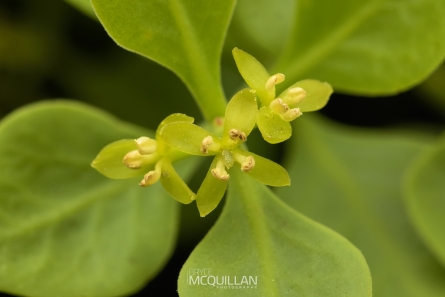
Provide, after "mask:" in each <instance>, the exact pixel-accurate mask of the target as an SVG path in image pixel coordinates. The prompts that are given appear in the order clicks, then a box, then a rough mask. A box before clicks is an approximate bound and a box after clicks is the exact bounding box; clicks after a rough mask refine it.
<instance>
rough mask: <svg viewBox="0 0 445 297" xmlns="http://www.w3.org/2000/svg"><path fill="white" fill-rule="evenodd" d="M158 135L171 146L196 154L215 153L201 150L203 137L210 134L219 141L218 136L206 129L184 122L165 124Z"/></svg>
mask: <svg viewBox="0 0 445 297" xmlns="http://www.w3.org/2000/svg"><path fill="white" fill-rule="evenodd" d="M160 135H161V138H162V139H163V140H164V141H165V142H166V143H167V144H168V145H170V146H172V147H173V148H175V149H177V150H180V151H181V152H184V153H187V154H191V155H197V156H209V155H212V154H213V155H214V154H215V153H212V152H211V151H209V152H208V153H207V154H205V153H203V152H201V143H202V140H203V139H204V138H205V137H207V136H211V137H212V138H213V140H214V141H215V142H219V138H218V137H216V136H215V135H213V134H210V133H209V132H207V130H204V129H203V128H201V127H199V126H197V125H194V124H190V123H186V122H175V123H170V124H167V125H165V126H164V127H163V128H162V130H161V132H160Z"/></svg>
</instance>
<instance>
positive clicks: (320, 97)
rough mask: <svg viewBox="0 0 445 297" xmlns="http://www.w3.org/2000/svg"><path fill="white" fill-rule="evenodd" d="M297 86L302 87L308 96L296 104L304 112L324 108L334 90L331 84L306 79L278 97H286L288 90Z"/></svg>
mask: <svg viewBox="0 0 445 297" xmlns="http://www.w3.org/2000/svg"><path fill="white" fill-rule="evenodd" d="M296 87H300V88H302V89H303V90H305V91H306V97H305V98H304V100H303V101H302V102H301V103H300V104H297V105H296V106H295V107H299V108H300V110H301V111H302V112H305V111H315V110H319V109H321V108H323V107H324V106H325V105H326V103H328V100H329V96H331V94H332V92H333V91H334V90H333V89H332V87H331V85H330V84H328V83H325V82H321V81H318V80H315V79H305V80H301V81H299V82H297V83H295V84H293V85H292V86H290V87H289V88H287V89H286V90H285V91H284V92H282V93H281V94H280V96H278V97H279V98H282V99H284V98H285V97H286V95H287V92H288V91H289V90H290V89H292V88H296ZM292 107H294V106H292Z"/></svg>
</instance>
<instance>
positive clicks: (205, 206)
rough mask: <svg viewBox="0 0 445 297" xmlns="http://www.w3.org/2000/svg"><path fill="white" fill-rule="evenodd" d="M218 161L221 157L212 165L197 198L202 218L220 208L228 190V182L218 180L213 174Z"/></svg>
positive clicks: (216, 158) (214, 160)
mask: <svg viewBox="0 0 445 297" xmlns="http://www.w3.org/2000/svg"><path fill="white" fill-rule="evenodd" d="M218 160H219V157H215V158H214V159H213V162H212V165H210V168H209V171H208V172H207V175H206V177H205V178H204V181H203V182H202V184H201V187H200V188H199V190H198V194H197V196H196V205H197V206H198V210H199V214H200V215H201V217H205V216H206V215H208V214H209V213H211V212H212V211H213V210H214V209H215V208H216V207H217V206H218V204H219V202H220V201H221V199H222V197H223V196H224V193H225V192H226V189H227V184H228V181H222V180H219V179H216V178H215V177H213V175H212V172H211V170H212V169H213V168H215V167H216V163H217V162H218Z"/></svg>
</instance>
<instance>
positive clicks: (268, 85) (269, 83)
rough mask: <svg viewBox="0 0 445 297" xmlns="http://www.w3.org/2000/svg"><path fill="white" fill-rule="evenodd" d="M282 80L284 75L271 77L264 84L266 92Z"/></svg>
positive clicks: (279, 74)
mask: <svg viewBox="0 0 445 297" xmlns="http://www.w3.org/2000/svg"><path fill="white" fill-rule="evenodd" d="M284 78H285V77H284V74H282V73H277V74H274V75H272V76H271V77H269V79H268V80H267V82H266V90H272V88H273V87H274V86H275V85H277V84H279V83H282V82H283V81H284Z"/></svg>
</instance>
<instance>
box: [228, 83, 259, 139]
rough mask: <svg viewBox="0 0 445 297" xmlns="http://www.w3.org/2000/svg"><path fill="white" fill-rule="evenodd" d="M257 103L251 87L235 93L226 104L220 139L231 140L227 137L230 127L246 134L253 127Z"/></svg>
mask: <svg viewBox="0 0 445 297" xmlns="http://www.w3.org/2000/svg"><path fill="white" fill-rule="evenodd" d="M257 113H258V105H257V103H256V98H255V93H254V92H253V91H252V90H251V89H244V90H241V91H239V92H238V93H236V94H235V95H234V96H233V97H232V99H231V100H230V102H229V104H228V105H227V109H226V115H225V118H224V132H223V136H222V141H223V142H224V143H231V142H233V141H232V140H231V139H230V137H229V131H230V130H231V129H237V130H240V131H242V132H244V133H245V134H246V136H248V135H249V134H250V132H251V131H252V129H253V127H255V122H256V115H257Z"/></svg>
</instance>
